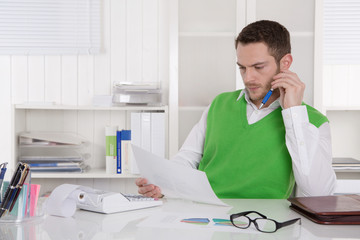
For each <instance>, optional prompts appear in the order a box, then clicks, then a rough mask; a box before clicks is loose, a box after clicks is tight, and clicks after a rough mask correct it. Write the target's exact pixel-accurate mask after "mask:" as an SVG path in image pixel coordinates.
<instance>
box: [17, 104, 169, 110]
mask: <svg viewBox="0 0 360 240" xmlns="http://www.w3.org/2000/svg"><path fill="white" fill-rule="evenodd" d="M15 109H25V110H26V109H35V110H95V111H98V110H121V111H142V110H146V111H167V109H168V106H165V105H163V106H147V105H137V106H112V107H101V106H74V105H56V104H43V105H42V104H40V105H36V104H17V105H15Z"/></svg>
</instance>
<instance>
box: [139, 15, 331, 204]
mask: <svg viewBox="0 0 360 240" xmlns="http://www.w3.org/2000/svg"><path fill="white" fill-rule="evenodd" d="M235 47H236V54H237V65H238V66H239V68H240V73H241V76H242V79H243V82H244V85H245V89H244V90H238V91H234V92H229V93H222V94H220V95H218V96H217V97H216V98H215V99H214V101H213V102H212V103H211V105H210V106H209V107H208V108H207V109H206V110H205V112H204V113H203V116H202V118H201V119H200V121H199V123H198V124H197V125H195V126H194V128H193V129H192V131H191V132H190V134H189V136H188V138H187V139H186V141H185V143H184V145H183V146H182V148H181V149H180V151H179V153H178V154H177V155H176V156H175V157H174V158H173V160H174V161H177V162H179V163H181V164H185V165H189V166H191V167H193V168H197V169H199V170H202V171H205V172H206V174H207V176H208V179H209V182H210V184H211V186H212V188H213V190H214V192H215V193H216V195H217V196H218V197H219V198H287V197H289V196H290V194H291V192H292V191H293V187H294V185H295V182H296V185H297V187H298V189H299V190H300V193H301V195H305V196H316V195H330V194H331V193H332V192H333V190H334V186H335V181H336V178H335V173H334V171H333V169H332V167H331V161H332V156H331V139H330V127H329V123H328V120H327V118H326V117H325V116H323V115H322V114H321V113H319V112H318V111H317V110H315V109H314V108H312V107H310V106H308V105H306V104H304V103H302V100H303V95H304V90H305V84H304V83H303V82H302V81H301V80H300V79H299V77H298V76H297V75H296V74H295V73H293V72H291V71H290V70H289V68H290V66H291V64H292V61H293V58H292V55H291V46H290V35H289V32H288V31H287V30H286V28H285V27H283V26H282V25H280V24H279V23H277V22H273V21H265V20H263V21H258V22H254V23H252V24H250V25H248V26H247V27H245V28H244V29H243V30H242V31H241V33H240V34H239V36H238V37H237V39H236V42H235ZM270 89H273V93H272V95H271V96H270V98H269V100H268V101H267V102H266V104H265V105H264V106H263V108H261V109H259V107H260V105H261V102H262V101H263V99H264V97H265V95H266V94H267V93H268V92H269V90H270ZM136 184H137V186H138V187H139V193H140V194H144V195H146V196H150V197H161V196H162V194H161V189H160V188H159V187H157V186H154V185H152V184H149V185H147V180H146V179H143V178H139V179H137V180H136Z"/></svg>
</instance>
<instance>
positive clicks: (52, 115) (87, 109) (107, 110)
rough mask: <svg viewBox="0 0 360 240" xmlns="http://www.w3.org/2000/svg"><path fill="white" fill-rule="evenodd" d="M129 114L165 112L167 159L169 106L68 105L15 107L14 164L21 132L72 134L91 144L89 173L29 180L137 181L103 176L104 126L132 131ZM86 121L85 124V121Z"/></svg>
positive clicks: (119, 176) (13, 163)
mask: <svg viewBox="0 0 360 240" xmlns="http://www.w3.org/2000/svg"><path fill="white" fill-rule="evenodd" d="M131 112H164V113H165V133H166V134H165V142H166V146H165V149H166V153H165V154H166V157H168V153H169V143H168V139H169V138H168V134H169V127H168V125H169V124H168V122H169V121H168V106H166V105H164V106H114V107H99V106H71V105H50V104H49V105H44V104H41V105H33V104H22V105H14V108H13V120H14V122H15V126H14V129H13V136H14V139H13V141H14V144H13V145H14V146H15V147H14V149H13V156H14V161H13V162H11V163H10V164H11V165H12V166H15V164H16V163H17V159H18V135H19V133H20V132H24V131H54V132H72V133H75V134H78V135H79V136H82V137H84V138H85V139H87V140H88V141H89V142H90V144H89V147H88V148H87V151H89V152H90V154H91V158H90V159H89V160H86V161H87V164H88V165H89V166H90V170H88V171H86V172H84V173H33V174H32V178H41V179H43V178H62V179H66V178H68V179H72V178H76V179H78V178H82V179H85V178H86V179H99V178H115V179H116V178H136V177H138V175H133V174H106V173H105V126H106V125H112V126H115V125H116V126H119V127H120V128H122V129H131V126H130V115H131ZM85 120H86V121H85Z"/></svg>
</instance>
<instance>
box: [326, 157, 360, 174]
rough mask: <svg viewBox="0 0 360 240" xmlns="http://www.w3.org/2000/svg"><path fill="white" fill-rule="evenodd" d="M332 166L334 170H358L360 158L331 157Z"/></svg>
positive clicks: (359, 168)
mask: <svg viewBox="0 0 360 240" xmlns="http://www.w3.org/2000/svg"><path fill="white" fill-rule="evenodd" d="M332 167H333V169H335V170H340V171H341V170H344V171H349V170H350V171H351V170H360V160H357V159H355V158H333V162H332Z"/></svg>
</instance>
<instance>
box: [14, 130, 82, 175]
mask: <svg viewBox="0 0 360 240" xmlns="http://www.w3.org/2000/svg"><path fill="white" fill-rule="evenodd" d="M86 144H87V142H86V141H85V140H84V139H82V138H80V137H78V136H76V135H75V134H70V133H54V132H25V133H21V134H20V135H19V146H20V148H19V149H20V154H19V161H20V162H24V163H28V164H29V165H30V167H31V171H33V172H84V171H85V170H86V169H87V168H88V166H87V165H86V164H85V163H84V160H85V157H84V156H85V155H84V154H81V153H80V152H81V151H82V150H83V148H84V147H85V146H86Z"/></svg>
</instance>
